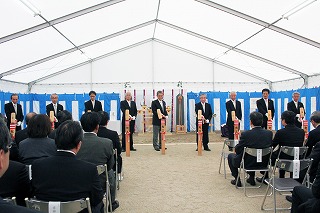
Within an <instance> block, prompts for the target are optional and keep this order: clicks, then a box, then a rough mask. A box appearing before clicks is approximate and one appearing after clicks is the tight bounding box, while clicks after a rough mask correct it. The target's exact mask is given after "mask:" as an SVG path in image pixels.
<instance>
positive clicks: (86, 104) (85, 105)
mask: <svg viewBox="0 0 320 213" xmlns="http://www.w3.org/2000/svg"><path fill="white" fill-rule="evenodd" d="M88 110H89V106H88V101H86V102H84V112H88Z"/></svg>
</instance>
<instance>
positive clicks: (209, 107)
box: [206, 104, 212, 121]
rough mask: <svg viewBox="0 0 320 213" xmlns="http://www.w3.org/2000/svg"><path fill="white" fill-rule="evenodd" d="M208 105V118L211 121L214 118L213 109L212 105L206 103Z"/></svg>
mask: <svg viewBox="0 0 320 213" xmlns="http://www.w3.org/2000/svg"><path fill="white" fill-rule="evenodd" d="M206 105H208V109H209V113H208V117H207V118H206V119H208V120H209V121H211V119H212V109H211V105H210V104H206Z"/></svg>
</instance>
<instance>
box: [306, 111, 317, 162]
mask: <svg viewBox="0 0 320 213" xmlns="http://www.w3.org/2000/svg"><path fill="white" fill-rule="evenodd" d="M310 122H311V124H312V126H313V127H314V128H315V129H314V130H311V131H310V132H309V135H308V140H307V143H306V146H307V147H309V148H308V152H307V156H306V157H308V156H309V155H310V153H311V150H312V148H313V146H314V145H316V143H317V142H319V141H320V111H314V112H313V113H312V114H311V116H310Z"/></svg>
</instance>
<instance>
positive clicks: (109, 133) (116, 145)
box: [97, 111, 122, 178]
mask: <svg viewBox="0 0 320 213" xmlns="http://www.w3.org/2000/svg"><path fill="white" fill-rule="evenodd" d="M98 113H99V114H100V116H101V121H100V127H99V130H98V134H97V135H98V137H101V138H108V139H110V140H111V141H112V143H113V149H117V153H116V154H117V157H118V174H119V175H120V174H121V168H122V157H121V149H122V148H121V143H120V139H119V135H118V133H117V132H116V131H113V130H111V129H108V128H107V125H108V122H109V120H110V116H109V114H108V113H107V112H104V111H100V112H98ZM116 166H117V164H116V163H115V164H114V167H113V170H114V171H116ZM120 178H121V177H120Z"/></svg>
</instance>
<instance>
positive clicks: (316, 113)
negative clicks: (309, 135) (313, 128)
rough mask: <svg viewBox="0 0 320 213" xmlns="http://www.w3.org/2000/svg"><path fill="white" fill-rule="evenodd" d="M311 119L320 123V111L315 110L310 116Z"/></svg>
mask: <svg viewBox="0 0 320 213" xmlns="http://www.w3.org/2000/svg"><path fill="white" fill-rule="evenodd" d="M310 121H311V122H313V123H315V124H320V111H314V112H313V113H312V114H311V116H310Z"/></svg>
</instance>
